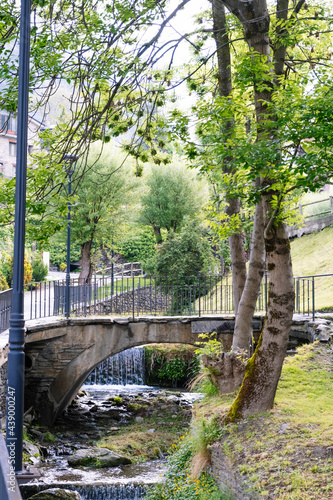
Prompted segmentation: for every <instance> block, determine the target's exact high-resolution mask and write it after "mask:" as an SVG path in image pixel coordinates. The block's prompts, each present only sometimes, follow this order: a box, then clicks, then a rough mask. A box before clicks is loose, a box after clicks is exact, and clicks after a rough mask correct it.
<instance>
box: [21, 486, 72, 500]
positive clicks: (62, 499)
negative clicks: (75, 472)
mask: <svg viewBox="0 0 333 500" xmlns="http://www.w3.org/2000/svg"><path fill="white" fill-rule="evenodd" d="M80 498H81V497H80V495H79V494H78V493H77V492H76V491H70V490H63V489H60V488H50V489H49V490H44V491H40V492H39V493H36V494H35V495H33V496H32V497H29V500H80Z"/></svg>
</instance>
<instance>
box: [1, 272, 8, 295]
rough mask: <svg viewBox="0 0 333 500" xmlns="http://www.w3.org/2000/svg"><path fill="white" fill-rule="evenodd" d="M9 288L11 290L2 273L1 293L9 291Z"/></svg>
mask: <svg viewBox="0 0 333 500" xmlns="http://www.w3.org/2000/svg"><path fill="white" fill-rule="evenodd" d="M8 288H9V286H8V283H7V280H6V278H5V277H4V275H3V274H2V273H1V271H0V292H2V291H4V290H8Z"/></svg>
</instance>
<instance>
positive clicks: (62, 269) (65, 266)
mask: <svg viewBox="0 0 333 500" xmlns="http://www.w3.org/2000/svg"><path fill="white" fill-rule="evenodd" d="M59 269H60V271H61V272H62V273H64V272H65V271H66V269H67V264H65V262H61V263H60V265H59Z"/></svg>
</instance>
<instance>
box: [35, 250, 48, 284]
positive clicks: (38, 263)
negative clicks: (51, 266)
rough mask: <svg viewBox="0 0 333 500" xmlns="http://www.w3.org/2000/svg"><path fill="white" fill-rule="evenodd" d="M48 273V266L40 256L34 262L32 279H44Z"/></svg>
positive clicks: (38, 280)
mask: <svg viewBox="0 0 333 500" xmlns="http://www.w3.org/2000/svg"><path fill="white" fill-rule="evenodd" d="M47 273H48V267H47V265H46V264H44V262H43V261H42V259H41V258H40V257H39V256H38V257H37V258H35V259H34V260H33V262H32V280H33V281H37V282H40V281H44V280H45V278H46V276H47Z"/></svg>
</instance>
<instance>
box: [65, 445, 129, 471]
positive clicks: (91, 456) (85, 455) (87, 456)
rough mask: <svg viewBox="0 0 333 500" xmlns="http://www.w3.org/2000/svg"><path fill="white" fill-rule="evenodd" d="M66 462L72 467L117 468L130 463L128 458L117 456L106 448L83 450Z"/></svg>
mask: <svg viewBox="0 0 333 500" xmlns="http://www.w3.org/2000/svg"><path fill="white" fill-rule="evenodd" d="M67 461H68V464H69V465H71V466H72V467H80V466H90V467H118V466H119V465H128V464H131V463H132V461H131V460H130V459H129V458H126V457H123V456H121V455H118V453H114V452H113V451H110V450H108V449H107V448H83V449H81V450H78V451H77V452H76V453H74V455H72V456H71V457H69V458H68V459H67Z"/></svg>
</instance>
